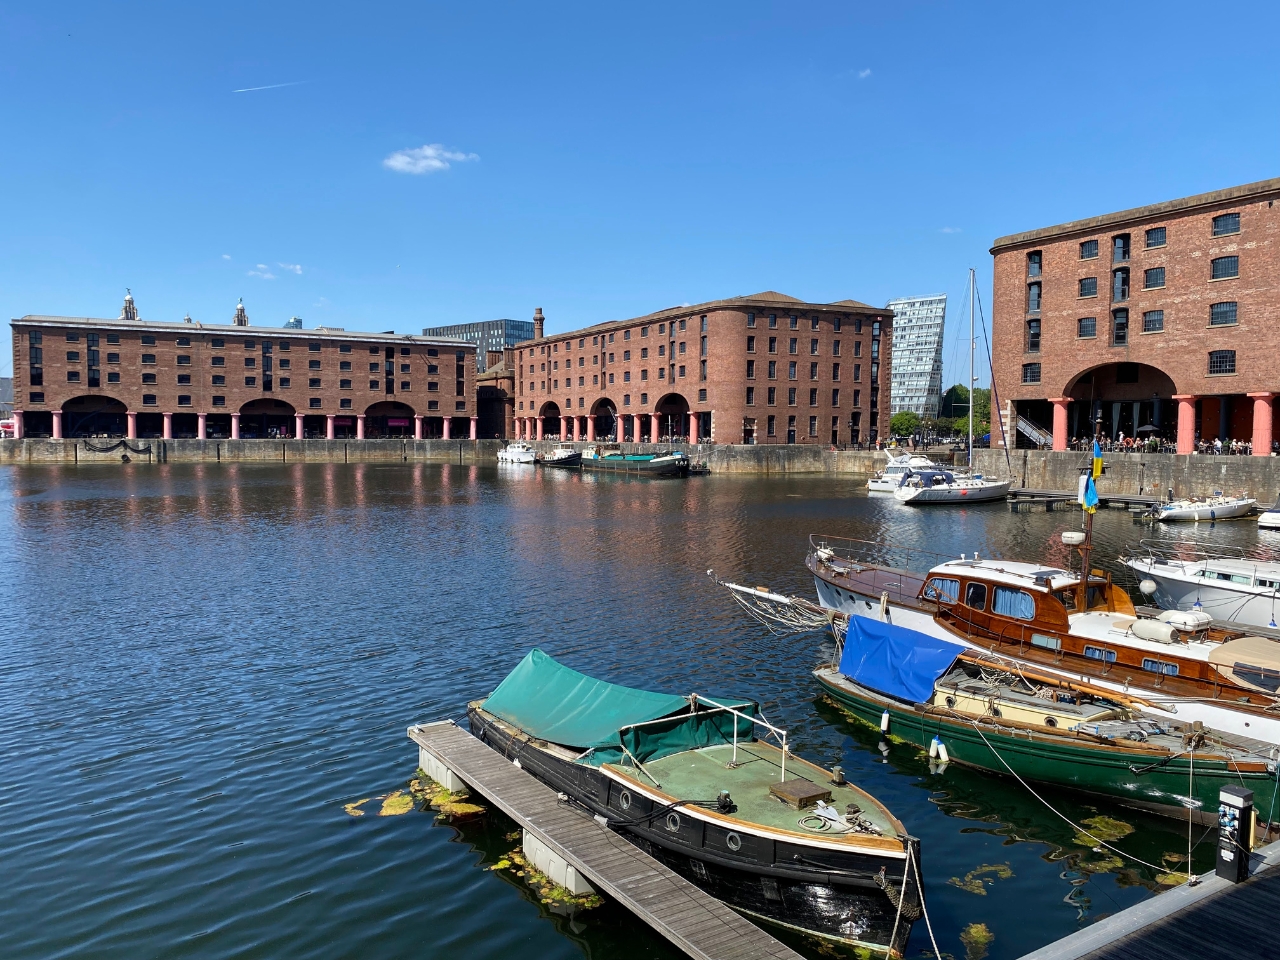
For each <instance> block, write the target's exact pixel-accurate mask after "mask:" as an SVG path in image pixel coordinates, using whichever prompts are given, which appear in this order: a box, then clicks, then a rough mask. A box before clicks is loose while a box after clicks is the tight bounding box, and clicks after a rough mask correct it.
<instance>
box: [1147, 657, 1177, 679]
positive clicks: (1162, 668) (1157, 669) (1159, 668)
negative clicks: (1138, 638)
mask: <svg viewBox="0 0 1280 960" xmlns="http://www.w3.org/2000/svg"><path fill="white" fill-rule="evenodd" d="M1142 669H1143V670H1146V671H1147V672H1149V673H1160V674H1163V675H1164V676H1166V677H1176V676H1177V675H1178V665H1177V664H1176V663H1166V662H1165V661H1164V660H1156V659H1154V658H1153V657H1143V658H1142Z"/></svg>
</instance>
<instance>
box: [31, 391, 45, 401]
mask: <svg viewBox="0 0 1280 960" xmlns="http://www.w3.org/2000/svg"><path fill="white" fill-rule="evenodd" d="M27 398H28V399H29V400H30V401H31V402H32V403H44V391H43V390H36V391H32V392H31V393H29V394H27Z"/></svg>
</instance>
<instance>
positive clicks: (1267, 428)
mask: <svg viewBox="0 0 1280 960" xmlns="http://www.w3.org/2000/svg"><path fill="white" fill-rule="evenodd" d="M1249 396H1250V397H1251V398H1252V399H1253V455H1254V456H1255V457H1269V456H1271V440H1272V437H1273V433H1272V430H1273V426H1274V424H1273V416H1272V410H1271V400H1272V398H1273V397H1274V396H1275V394H1273V393H1251V394H1249Z"/></svg>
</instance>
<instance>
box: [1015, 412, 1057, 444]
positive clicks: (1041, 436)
mask: <svg viewBox="0 0 1280 960" xmlns="http://www.w3.org/2000/svg"><path fill="white" fill-rule="evenodd" d="M1018 432H1019V433H1020V434H1022V435H1023V436H1024V437H1026V438H1027V439H1029V440H1030V441H1031V442H1032V443H1034V444H1035V445H1036V446H1039V447H1052V446H1053V434H1052V433H1050V432H1049V431H1047V430H1045V429H1044V428H1043V427H1041V426H1040V425H1039V424H1036V423H1032V422H1031V421H1030V420H1028V419H1027V418H1026V417H1023V416H1019V417H1018Z"/></svg>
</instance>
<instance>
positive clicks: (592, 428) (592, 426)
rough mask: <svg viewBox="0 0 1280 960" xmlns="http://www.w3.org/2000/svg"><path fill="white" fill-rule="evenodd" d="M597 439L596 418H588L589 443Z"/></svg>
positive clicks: (591, 416) (592, 416)
mask: <svg viewBox="0 0 1280 960" xmlns="http://www.w3.org/2000/svg"><path fill="white" fill-rule="evenodd" d="M595 438H596V418H595V416H594V415H591V414H588V416H587V442H588V443H590V442H591V441H592V440H594V439H595Z"/></svg>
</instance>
